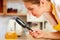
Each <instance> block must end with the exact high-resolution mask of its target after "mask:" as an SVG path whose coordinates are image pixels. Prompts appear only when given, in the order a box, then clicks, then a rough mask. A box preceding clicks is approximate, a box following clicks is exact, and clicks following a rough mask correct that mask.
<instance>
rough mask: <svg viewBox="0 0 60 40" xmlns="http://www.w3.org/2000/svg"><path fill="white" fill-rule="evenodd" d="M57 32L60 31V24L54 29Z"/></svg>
mask: <svg viewBox="0 0 60 40" xmlns="http://www.w3.org/2000/svg"><path fill="white" fill-rule="evenodd" d="M53 28H54V29H55V30H57V31H60V23H59V24H58V25H56V26H54V27H53Z"/></svg>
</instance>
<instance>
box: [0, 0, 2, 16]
mask: <svg viewBox="0 0 60 40" xmlns="http://www.w3.org/2000/svg"><path fill="white" fill-rule="evenodd" d="M2 13H3V0H0V15H2Z"/></svg>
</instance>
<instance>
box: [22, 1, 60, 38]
mask: <svg viewBox="0 0 60 40" xmlns="http://www.w3.org/2000/svg"><path fill="white" fill-rule="evenodd" d="M23 1H24V4H25V7H26V8H27V9H28V12H30V13H32V15H33V16H35V17H37V18H39V17H40V16H41V15H43V14H44V15H45V16H46V18H47V19H48V20H49V21H50V23H51V24H52V25H53V26H54V28H55V29H56V30H57V32H43V31H42V30H33V31H30V34H31V36H32V37H34V38H51V39H60V28H59V30H58V29H57V27H59V26H60V24H58V21H57V20H56V19H55V18H54V15H52V4H51V1H50V0H23ZM47 15H48V16H47Z"/></svg>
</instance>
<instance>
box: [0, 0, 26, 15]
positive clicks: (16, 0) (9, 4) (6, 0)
mask: <svg viewBox="0 0 60 40" xmlns="http://www.w3.org/2000/svg"><path fill="white" fill-rule="evenodd" d="M0 15H7V16H26V10H25V7H24V5H23V2H22V1H21V0H0Z"/></svg>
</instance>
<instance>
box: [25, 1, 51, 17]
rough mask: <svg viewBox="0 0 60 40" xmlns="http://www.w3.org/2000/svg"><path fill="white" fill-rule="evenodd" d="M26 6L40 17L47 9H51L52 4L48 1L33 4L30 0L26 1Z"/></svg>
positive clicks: (34, 14) (30, 11)
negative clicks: (47, 2)
mask: <svg viewBox="0 0 60 40" xmlns="http://www.w3.org/2000/svg"><path fill="white" fill-rule="evenodd" d="M25 7H26V8H27V9H28V12H29V13H31V14H32V15H33V16H35V17H40V16H41V14H43V13H44V12H46V11H49V10H50V6H49V5H47V4H46V3H44V4H42V5H41V6H40V5H39V4H32V3H30V2H25Z"/></svg>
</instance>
